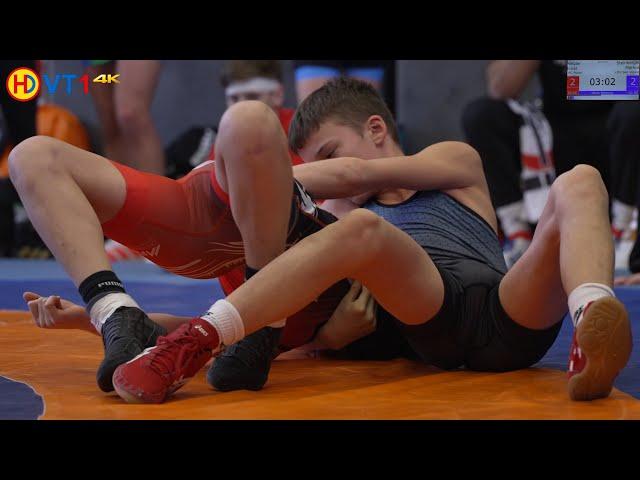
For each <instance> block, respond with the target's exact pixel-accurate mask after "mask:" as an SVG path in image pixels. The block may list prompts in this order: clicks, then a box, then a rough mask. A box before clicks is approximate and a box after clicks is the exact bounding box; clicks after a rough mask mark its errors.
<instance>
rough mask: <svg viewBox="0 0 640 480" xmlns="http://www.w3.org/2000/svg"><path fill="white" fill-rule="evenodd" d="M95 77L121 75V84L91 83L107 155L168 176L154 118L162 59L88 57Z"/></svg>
mask: <svg viewBox="0 0 640 480" xmlns="http://www.w3.org/2000/svg"><path fill="white" fill-rule="evenodd" d="M85 64H86V65H87V69H88V72H89V75H90V76H91V78H95V77H96V76H98V75H102V74H105V75H108V74H113V75H115V74H119V75H120V76H119V77H118V81H119V82H120V83H118V84H106V85H105V84H100V83H93V82H91V83H90V85H91V87H90V89H89V90H90V92H91V96H92V98H93V102H94V105H95V107H96V110H97V113H98V118H99V120H100V125H101V127H102V135H103V138H104V144H105V147H104V152H105V156H106V157H107V158H109V159H110V160H116V161H118V162H120V163H123V164H125V165H128V166H130V167H133V168H136V169H138V170H142V171H145V172H151V173H157V174H159V175H164V171H165V157H164V150H163V147H162V142H161V141H160V137H159V136H158V133H157V131H156V128H155V126H154V124H153V119H152V118H151V102H152V101H153V95H154V93H155V90H156V86H157V84H158V78H159V75H160V70H161V62H160V61H158V60H86V61H85Z"/></svg>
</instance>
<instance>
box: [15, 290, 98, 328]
mask: <svg viewBox="0 0 640 480" xmlns="http://www.w3.org/2000/svg"><path fill="white" fill-rule="evenodd" d="M22 298H24V301H25V302H27V305H28V307H29V311H30V312H31V316H32V317H33V320H34V322H35V324H36V325H37V326H38V327H40V328H65V329H77V330H87V331H92V332H93V333H96V334H97V333H98V332H96V330H95V328H93V326H92V325H91V319H90V318H89V314H88V313H87V311H86V310H85V309H84V308H83V307H81V306H80V305H76V304H75V303H73V302H70V301H69V300H65V299H63V298H60V297H59V296H57V295H51V296H49V297H43V296H41V295H38V294H37V293H33V292H25V293H23V294H22Z"/></svg>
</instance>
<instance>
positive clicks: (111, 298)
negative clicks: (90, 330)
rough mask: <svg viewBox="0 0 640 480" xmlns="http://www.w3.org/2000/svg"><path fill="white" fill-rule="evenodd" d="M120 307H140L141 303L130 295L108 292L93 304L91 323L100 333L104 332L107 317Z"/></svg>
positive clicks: (90, 312) (90, 311)
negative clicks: (103, 326) (103, 327)
mask: <svg viewBox="0 0 640 480" xmlns="http://www.w3.org/2000/svg"><path fill="white" fill-rule="evenodd" d="M120 307H137V308H140V305H138V304H137V303H136V301H135V300H134V299H133V298H131V296H130V295H128V294H126V293H119V292H114V293H108V294H107V295H105V296H104V297H102V298H101V299H99V300H97V301H96V302H95V303H94V304H93V305H92V307H91V310H89V316H90V317H91V324H92V325H93V326H94V327H95V329H96V330H97V331H98V333H101V332H102V325H104V322H106V321H107V318H109V317H110V316H111V314H112V313H113V312H115V311H116V310H117V309H118V308H120Z"/></svg>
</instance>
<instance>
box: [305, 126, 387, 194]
mask: <svg viewBox="0 0 640 480" xmlns="http://www.w3.org/2000/svg"><path fill="white" fill-rule="evenodd" d="M389 141H391V138H390V137H389V135H388V131H387V127H386V125H385V123H384V120H382V118H381V117H379V116H378V115H373V116H371V117H369V119H368V120H367V122H366V123H365V124H364V125H363V127H362V130H361V131H358V130H357V129H356V128H355V127H353V126H347V125H342V124H340V123H338V122H336V121H333V120H327V121H326V122H324V123H322V124H321V125H320V128H318V130H317V131H316V132H315V133H313V134H312V135H311V136H310V137H309V140H308V141H307V142H306V143H305V145H304V147H303V148H301V149H300V151H299V152H298V154H299V155H300V157H301V158H302V159H303V160H304V161H305V162H315V161H317V160H325V159H327V158H340V157H356V158H362V159H364V160H370V159H373V158H382V157H386V156H390V155H389V153H388V152H389V149H388V147H389ZM375 194H376V192H367V193H364V194H361V195H358V196H356V197H351V201H352V202H354V203H355V204H357V205H362V204H363V203H365V202H366V201H367V200H368V199H369V198H371V197H372V196H373V195H375Z"/></svg>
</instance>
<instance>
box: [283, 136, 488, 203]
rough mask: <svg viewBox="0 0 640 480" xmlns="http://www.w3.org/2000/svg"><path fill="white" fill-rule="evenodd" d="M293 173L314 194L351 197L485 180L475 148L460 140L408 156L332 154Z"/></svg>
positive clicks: (461, 185)
mask: <svg viewBox="0 0 640 480" xmlns="http://www.w3.org/2000/svg"><path fill="white" fill-rule="evenodd" d="M293 174H294V177H295V178H296V179H297V180H299V181H300V182H301V183H302V184H303V185H304V186H305V188H306V189H307V190H308V191H309V192H310V193H311V194H312V195H314V196H315V197H317V198H328V199H331V198H345V197H354V196H357V195H360V194H363V193H367V192H377V191H381V190H384V189H392V188H405V189H409V190H454V189H460V188H465V187H471V186H474V185H481V184H483V183H484V182H485V179H484V173H483V170H482V162H481V160H480V155H479V154H478V152H477V151H476V150H475V149H474V148H473V147H471V146H470V145H468V144H466V143H463V142H440V143H436V144H434V145H430V146H429V147H427V148H425V149H424V150H422V151H420V152H418V153H416V154H414V155H408V156H399V157H386V158H377V159H372V160H362V159H359V158H350V157H349V158H331V159H327V160H318V161H316V162H310V163H305V164H303V165H297V166H295V167H294V169H293Z"/></svg>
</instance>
